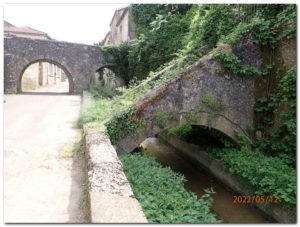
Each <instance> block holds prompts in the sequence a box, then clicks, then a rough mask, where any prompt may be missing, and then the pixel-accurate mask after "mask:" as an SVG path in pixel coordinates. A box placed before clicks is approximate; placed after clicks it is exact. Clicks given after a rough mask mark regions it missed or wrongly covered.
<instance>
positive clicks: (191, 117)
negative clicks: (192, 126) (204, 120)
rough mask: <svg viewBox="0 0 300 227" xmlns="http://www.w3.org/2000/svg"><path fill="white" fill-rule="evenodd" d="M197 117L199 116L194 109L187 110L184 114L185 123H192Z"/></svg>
mask: <svg viewBox="0 0 300 227" xmlns="http://www.w3.org/2000/svg"><path fill="white" fill-rule="evenodd" d="M198 118H199V116H198V114H197V113H196V112H194V111H191V112H188V113H187V114H186V115H185V119H186V121H187V123H194V122H196V121H197V120H198Z"/></svg>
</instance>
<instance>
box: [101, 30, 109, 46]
mask: <svg viewBox="0 0 300 227" xmlns="http://www.w3.org/2000/svg"><path fill="white" fill-rule="evenodd" d="M109 35H110V32H107V34H106V36H105V38H104V39H103V41H102V43H103V44H104V43H105V41H106V40H107V39H108V38H109Z"/></svg>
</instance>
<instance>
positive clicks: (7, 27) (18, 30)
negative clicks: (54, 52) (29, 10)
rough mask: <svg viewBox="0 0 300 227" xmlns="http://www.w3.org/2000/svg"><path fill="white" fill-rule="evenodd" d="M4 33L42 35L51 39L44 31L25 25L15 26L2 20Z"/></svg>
mask: <svg viewBox="0 0 300 227" xmlns="http://www.w3.org/2000/svg"><path fill="white" fill-rule="evenodd" d="M4 33H11V34H22V35H34V36H42V37H46V38H48V39H51V38H50V36H49V35H48V34H47V33H45V32H42V31H39V30H36V29H33V28H31V27H27V26H26V27H16V26H14V25H12V24H10V23H9V22H7V21H4Z"/></svg>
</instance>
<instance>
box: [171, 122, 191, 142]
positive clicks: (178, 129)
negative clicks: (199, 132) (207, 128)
mask: <svg viewBox="0 0 300 227" xmlns="http://www.w3.org/2000/svg"><path fill="white" fill-rule="evenodd" d="M192 130H193V128H192V126H191V125H189V124H186V125H178V126H174V127H172V128H169V129H168V133H170V134H173V135H176V136H178V137H180V138H181V139H184V138H186V137H187V136H188V135H189V134H190V133H191V131H192Z"/></svg>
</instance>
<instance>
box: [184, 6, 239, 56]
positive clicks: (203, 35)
mask: <svg viewBox="0 0 300 227" xmlns="http://www.w3.org/2000/svg"><path fill="white" fill-rule="evenodd" d="M235 25H237V22H236V18H235V14H234V12H233V10H232V8H231V7H230V6H229V5H225V4H220V5H195V6H193V17H192V19H191V23H190V29H189V33H188V34H187V35H186V39H185V42H186V46H185V50H184V53H190V54H195V55H196V56H198V57H200V56H202V55H203V54H205V53H206V52H205V49H207V47H208V48H209V47H210V48H213V47H215V46H216V44H217V42H218V40H219V39H220V38H222V37H223V36H225V35H227V34H229V33H230V32H231V31H232V30H233V28H234V26H235ZM203 48H204V50H203Z"/></svg>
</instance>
